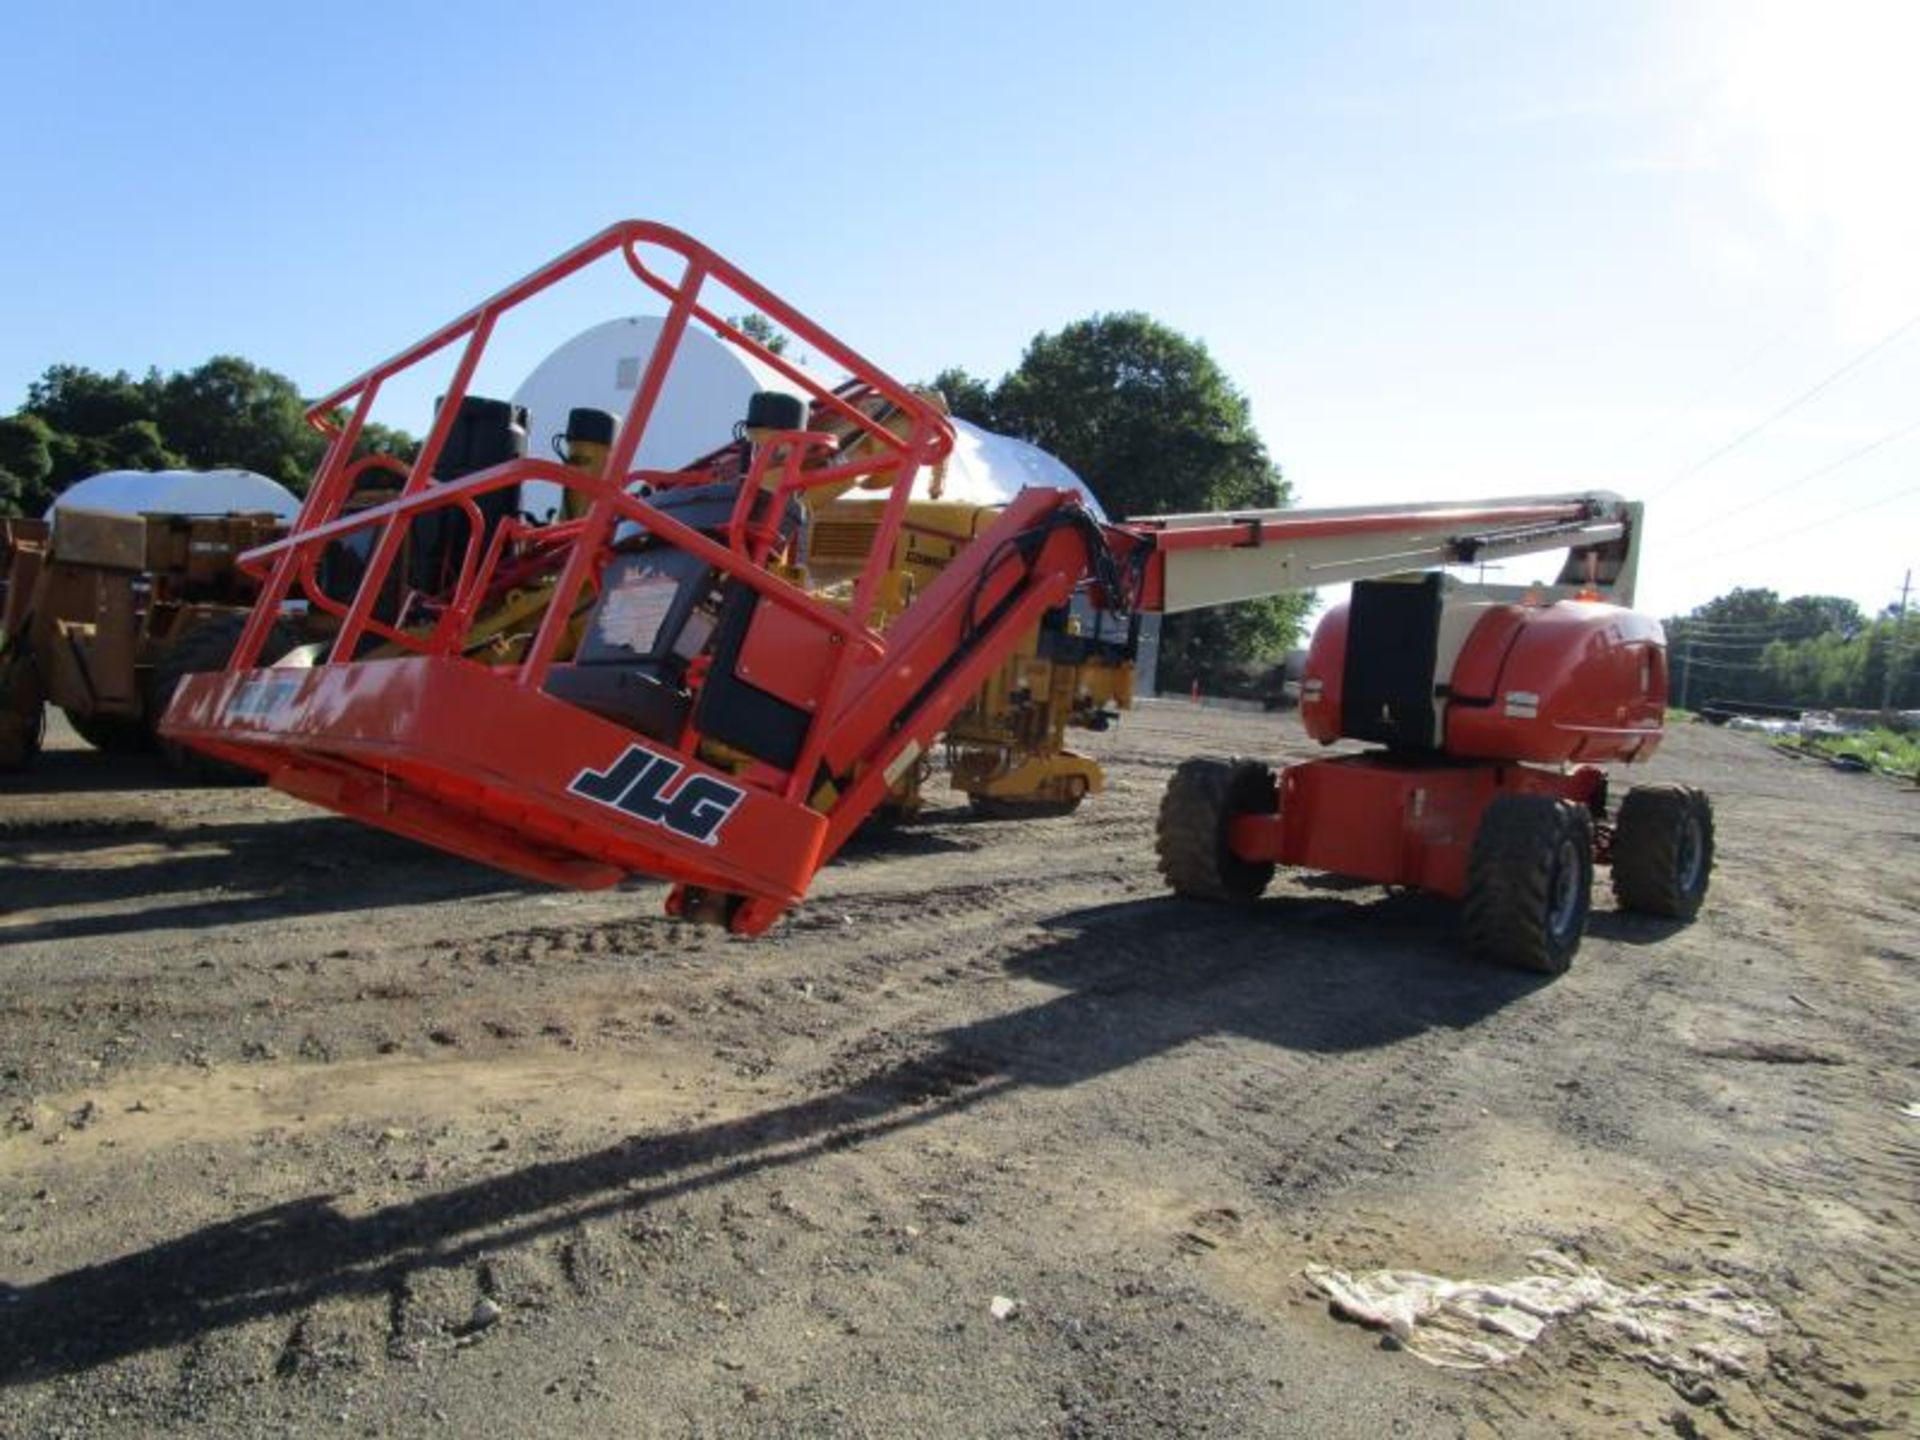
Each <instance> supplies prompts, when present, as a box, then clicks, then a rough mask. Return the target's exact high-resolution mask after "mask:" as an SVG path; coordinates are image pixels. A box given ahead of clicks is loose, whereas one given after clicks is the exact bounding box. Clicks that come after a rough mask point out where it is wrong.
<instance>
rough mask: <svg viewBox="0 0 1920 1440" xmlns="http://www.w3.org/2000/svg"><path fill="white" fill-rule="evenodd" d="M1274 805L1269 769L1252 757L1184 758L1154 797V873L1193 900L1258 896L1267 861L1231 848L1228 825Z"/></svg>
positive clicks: (1268, 871)
mask: <svg viewBox="0 0 1920 1440" xmlns="http://www.w3.org/2000/svg"><path fill="white" fill-rule="evenodd" d="M1278 809H1279V792H1278V790H1276V789H1275V787H1274V783H1273V771H1272V770H1271V769H1270V768H1268V767H1267V766H1265V765H1263V764H1261V763H1260V762H1259V761H1258V760H1205V759H1201V760H1189V761H1187V762H1186V763H1185V764H1183V765H1182V766H1181V767H1180V768H1179V769H1178V770H1176V771H1174V772H1173V778H1172V779H1170V780H1169V781H1168V782H1167V793H1166V794H1165V795H1164V796H1162V797H1161V800H1160V823H1159V826H1158V830H1157V832H1156V835H1155V840H1156V844H1157V848H1158V850H1159V852H1160V873H1161V874H1162V875H1163V876H1165V877H1166V881H1167V884H1168V885H1170V886H1172V887H1173V889H1174V891H1175V892H1176V893H1178V894H1181V895H1186V896H1190V897H1192V898H1193V899H1196V900H1254V899H1257V898H1259V895H1260V892H1261V891H1263V890H1265V889H1266V888H1267V883H1268V882H1269V881H1271V880H1272V879H1273V864H1272V862H1271V861H1257V860H1244V859H1242V858H1241V857H1240V856H1238V855H1236V854H1234V853H1233V847H1232V846H1231V845H1230V844H1229V843H1228V826H1229V824H1230V822H1231V821H1232V820H1233V819H1234V818H1235V817H1236V816H1239V815H1272V814H1273V813H1275V812H1276V811H1277V810H1278Z"/></svg>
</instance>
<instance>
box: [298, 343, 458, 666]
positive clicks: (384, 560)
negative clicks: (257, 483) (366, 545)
mask: <svg viewBox="0 0 1920 1440" xmlns="http://www.w3.org/2000/svg"><path fill="white" fill-rule="evenodd" d="M493 322H494V312H493V311H491V310H487V311H483V312H482V313H481V315H480V317H479V318H478V319H477V320H476V321H475V322H474V327H473V333H472V334H471V335H469V336H468V337H467V346H466V349H465V350H464V351H462V352H461V355H460V364H459V366H458V367H457V368H456V369H455V370H454V372H453V381H452V383H451V384H449V385H448V386H447V393H446V397H445V398H444V399H443V400H442V401H441V402H440V413H439V414H438V415H436V416H434V417H433V428H432V429H431V430H429V431H428V432H427V440H426V443H425V444H424V445H422V446H421V447H420V453H419V455H418V456H416V457H415V458H414V462H413V469H412V470H411V471H409V472H408V474H407V483H406V484H405V485H403V486H402V487H401V489H400V497H401V498H402V499H405V498H407V497H408V496H410V495H417V494H418V493H419V492H420V491H422V490H424V489H425V488H426V487H427V486H428V485H429V484H431V483H432V476H433V467H434V465H435V464H437V463H438V462H439V459H440V452H441V450H443V449H444V448H446V443H447V435H448V434H449V433H450V432H451V431H452V429H453V421H454V416H455V415H456V414H457V413H458V412H459V409H460V402H461V401H462V400H464V399H466V397H467V386H468V385H470V384H471V383H472V381H473V372H474V369H475V368H476V367H477V366H478V365H479V363H480V353H481V352H482V351H483V350H485V349H486V348H487V340H488V339H489V337H491V336H492V334H493ZM405 533H406V532H405V527H403V526H401V525H398V524H394V523H391V522H390V523H388V524H387V525H386V526H385V527H384V528H383V529H382V530H381V532H380V539H379V540H378V542H376V544H375V545H374V549H373V554H372V555H371V556H370V557H368V560H367V569H366V573H365V574H364V575H363V576H362V577H361V580H360V588H359V589H358V590H356V591H355V592H354V596H353V603H352V604H351V605H350V606H348V607H347V617H346V619H344V620H342V621H341V622H340V632H339V634H338V635H336V636H335V637H334V641H333V651H332V655H331V656H330V657H329V658H330V659H333V658H337V659H346V660H351V659H352V658H353V652H354V649H355V647H356V646H358V645H359V643H360V636H361V633H362V632H363V631H364V630H365V629H366V627H367V617H368V616H370V615H371V614H372V613H373V606H374V602H375V601H376V600H377V599H378V598H379V596H380V592H381V590H383V589H384V588H385V587H386V583H387V572H388V571H389V570H391V569H392V568H393V562H394V559H395V557H397V556H398V555H399V553H400V545H401V542H402V541H403V540H404V539H405Z"/></svg>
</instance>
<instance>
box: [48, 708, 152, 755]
mask: <svg viewBox="0 0 1920 1440" xmlns="http://www.w3.org/2000/svg"><path fill="white" fill-rule="evenodd" d="M61 713H62V714H64V715H65V716H66V717H67V723H68V724H69V725H71V726H73V729H74V733H75V734H77V735H78V736H79V737H80V738H81V739H82V740H84V741H86V742H87V744H89V745H91V746H92V747H93V748H94V749H96V750H104V751H106V752H107V753H108V754H109V755H151V754H152V753H153V752H154V751H155V750H157V749H159V748H160V742H159V738H158V737H157V736H156V735H155V734H154V733H153V727H152V726H151V725H150V724H149V723H148V722H147V718H146V717H145V716H132V715H88V714H87V713H85V712H84V711H80V710H68V709H66V707H65V706H62V707H61Z"/></svg>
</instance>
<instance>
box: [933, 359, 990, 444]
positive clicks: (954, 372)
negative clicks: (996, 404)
mask: <svg viewBox="0 0 1920 1440" xmlns="http://www.w3.org/2000/svg"><path fill="white" fill-rule="evenodd" d="M927 388H928V389H929V390H938V391H939V392H940V395H941V397H942V398H943V399H944V400H945V401H946V402H947V412H948V413H949V414H951V415H954V416H956V417H958V418H959V419H961V420H967V421H970V422H972V423H973V424H975V425H979V426H982V427H984V428H985V429H988V430H991V429H993V428H994V423H993V387H992V386H990V385H988V384H987V382H986V381H984V380H982V379H981V378H980V377H979V376H977V375H969V374H968V373H967V372H966V371H965V370H962V369H961V368H960V367H959V366H957V365H950V366H948V367H947V368H946V369H945V370H942V371H941V372H940V373H939V374H938V375H936V376H934V377H933V379H932V380H931V381H929V382H928V384H927Z"/></svg>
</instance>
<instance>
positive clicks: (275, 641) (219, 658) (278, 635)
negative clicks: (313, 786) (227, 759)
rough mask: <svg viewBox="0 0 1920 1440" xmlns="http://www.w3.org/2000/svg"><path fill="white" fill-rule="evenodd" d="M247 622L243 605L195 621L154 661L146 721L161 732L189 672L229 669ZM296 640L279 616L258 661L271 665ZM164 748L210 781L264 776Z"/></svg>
mask: <svg viewBox="0 0 1920 1440" xmlns="http://www.w3.org/2000/svg"><path fill="white" fill-rule="evenodd" d="M246 626H247V613H246V612H245V611H244V610H242V611H237V612H235V613H233V614H230V615H216V616H214V617H213V618H212V619H210V620H207V621H205V622H203V623H202V624H199V625H196V626H194V627H193V629H191V630H189V631H188V632H187V633H186V634H185V635H183V636H181V637H180V639H179V640H178V641H177V642H176V643H175V644H174V645H173V646H171V647H170V648H169V649H168V650H167V652H166V653H165V654H164V655H162V656H161V657H160V658H159V659H158V660H157V661H155V662H154V666H153V672H152V674H151V676H150V677H149V678H148V681H147V695H146V704H147V720H148V723H149V724H151V725H152V726H153V728H154V731H155V733H156V734H157V733H158V732H159V728H160V720H161V717H162V716H164V715H165V714H166V713H167V706H168V705H170V704H172V703H173V692H174V691H176V690H178V689H179V688H180V682H181V681H182V680H184V679H186V678H187V676H189V675H200V674H204V673H206V672H208V671H212V670H224V669H225V668H226V666H227V661H229V660H231V659H232V658H233V652H234V647H235V646H237V645H238V644H239V643H240V632H241V631H242V630H244V629H246ZM294 643H295V636H294V634H293V632H292V631H291V630H289V629H288V628H287V627H286V626H285V625H282V624H280V623H278V622H277V621H276V622H275V624H274V626H273V628H272V629H271V630H270V631H268V632H267V639H266V643H265V644H264V645H262V646H261V647H260V657H259V661H258V663H259V664H261V665H271V664H272V663H273V662H274V661H276V660H278V659H279V658H280V657H281V656H283V655H285V654H286V653H287V652H288V651H289V650H291V649H293V647H294ZM160 753H161V754H163V755H165V756H166V758H167V763H168V764H170V765H172V766H173V768H174V769H176V770H178V771H179V772H180V773H181V774H183V775H186V776H188V777H190V778H192V779H194V780H198V781H200V782H201V783H202V784H205V785H243V784H247V783H249V782H251V781H255V780H258V779H259V778H260V777H259V776H258V775H256V774H255V773H254V772H253V771H251V770H247V769H244V768H243V767H241V766H238V765H228V764H226V763H224V762H222V761H219V760H215V759H213V758H212V757H211V756H209V755H204V754H202V753H201V752H200V751H198V750H195V749H193V748H192V747H190V746H186V745H178V744H175V743H174V742H172V741H170V740H167V739H165V738H162V739H161V741H160Z"/></svg>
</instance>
